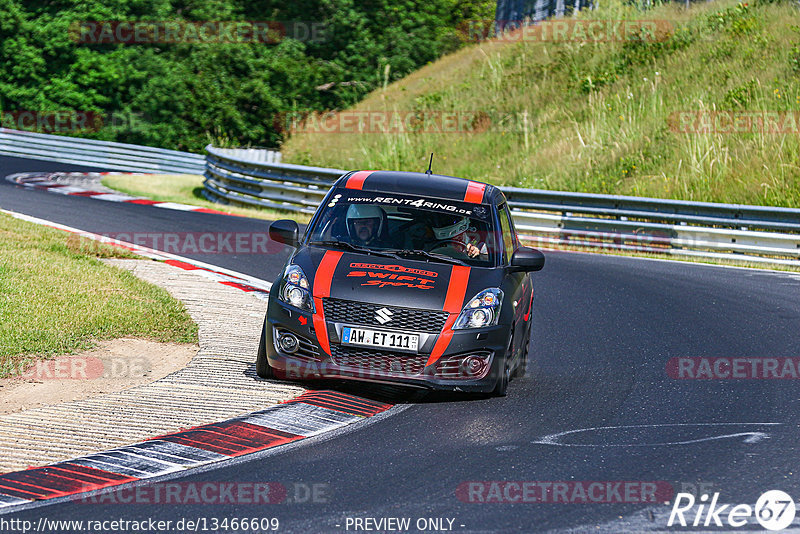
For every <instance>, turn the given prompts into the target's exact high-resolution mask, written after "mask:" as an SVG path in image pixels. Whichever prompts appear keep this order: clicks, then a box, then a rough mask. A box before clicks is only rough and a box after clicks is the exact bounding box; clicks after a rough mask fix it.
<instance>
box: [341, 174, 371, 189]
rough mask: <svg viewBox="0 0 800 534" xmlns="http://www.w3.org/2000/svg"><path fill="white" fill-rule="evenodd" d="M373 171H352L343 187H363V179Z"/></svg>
mask: <svg viewBox="0 0 800 534" xmlns="http://www.w3.org/2000/svg"><path fill="white" fill-rule="evenodd" d="M373 172H375V171H358V172H355V173H353V174H352V175H351V176H350V178H348V179H347V183H346V184H345V187H346V188H347V189H358V190H361V189H363V187H364V180H366V179H367V177H368V176H369V175H370V174H372V173H373Z"/></svg>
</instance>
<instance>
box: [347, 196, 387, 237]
mask: <svg viewBox="0 0 800 534" xmlns="http://www.w3.org/2000/svg"><path fill="white" fill-rule="evenodd" d="M346 218H347V233H348V235H349V236H350V240H351V242H352V243H353V244H355V245H362V246H369V245H377V244H379V242H380V241H381V236H382V235H383V231H384V228H385V226H386V212H385V211H384V210H383V208H381V207H380V206H374V205H370V204H351V205H350V207H349V208H347V217H346Z"/></svg>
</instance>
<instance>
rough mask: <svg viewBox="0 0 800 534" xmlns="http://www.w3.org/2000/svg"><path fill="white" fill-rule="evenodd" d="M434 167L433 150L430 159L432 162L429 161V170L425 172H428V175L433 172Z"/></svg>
mask: <svg viewBox="0 0 800 534" xmlns="http://www.w3.org/2000/svg"><path fill="white" fill-rule="evenodd" d="M432 168H433V152H431V161H430V163H428V170H427V171H425V174H428V175H431V174H433V170H432Z"/></svg>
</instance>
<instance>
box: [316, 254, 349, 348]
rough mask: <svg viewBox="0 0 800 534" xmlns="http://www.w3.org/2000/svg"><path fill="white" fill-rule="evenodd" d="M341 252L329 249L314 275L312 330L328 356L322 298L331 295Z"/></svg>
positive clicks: (328, 343)
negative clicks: (334, 273) (334, 274)
mask: <svg viewBox="0 0 800 534" xmlns="http://www.w3.org/2000/svg"><path fill="white" fill-rule="evenodd" d="M342 254H344V253H343V252H340V251H335V250H329V251H327V252H326V253H325V255H324V256H323V257H322V261H320V262H319V267H318V268H317V273H316V274H315V275H314V310H315V312H314V332H316V334H317V340H318V341H319V346H320V347H322V350H324V351H325V353H326V354H327V355H328V356H330V354H331V345H330V341H329V340H328V327H327V325H326V324H325V312H324V311H323V309H322V299H324V298H328V297H330V296H331V282H332V281H333V272H334V271H335V270H336V265H337V264H338V263H339V260H340V259H341V257H342Z"/></svg>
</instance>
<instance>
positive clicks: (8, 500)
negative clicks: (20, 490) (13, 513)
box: [0, 493, 33, 508]
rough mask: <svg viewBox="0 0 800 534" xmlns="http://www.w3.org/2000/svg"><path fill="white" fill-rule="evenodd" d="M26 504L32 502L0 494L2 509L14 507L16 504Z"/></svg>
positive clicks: (0, 506)
mask: <svg viewBox="0 0 800 534" xmlns="http://www.w3.org/2000/svg"><path fill="white" fill-rule="evenodd" d="M27 502H33V500H32V499H20V498H19V497H12V496H11V495H4V494H2V493H0V508H4V507H6V506H16V505H17V504H24V503H27Z"/></svg>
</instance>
